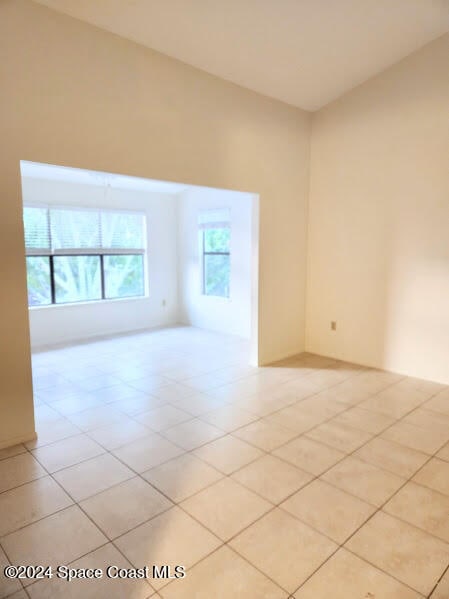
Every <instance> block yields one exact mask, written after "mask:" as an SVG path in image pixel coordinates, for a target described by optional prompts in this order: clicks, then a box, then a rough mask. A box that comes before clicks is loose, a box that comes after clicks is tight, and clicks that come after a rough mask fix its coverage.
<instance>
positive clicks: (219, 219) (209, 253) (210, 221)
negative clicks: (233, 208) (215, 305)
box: [199, 210, 231, 297]
mask: <svg viewBox="0 0 449 599" xmlns="http://www.w3.org/2000/svg"><path fill="white" fill-rule="evenodd" d="M229 221H230V219H229V210H208V211H205V212H202V213H201V214H200V216H199V229H200V236H201V239H200V242H201V247H202V288H203V294H204V295H212V296H217V297H229V292H230V278H231V254H230V243H231V228H230V222H229Z"/></svg>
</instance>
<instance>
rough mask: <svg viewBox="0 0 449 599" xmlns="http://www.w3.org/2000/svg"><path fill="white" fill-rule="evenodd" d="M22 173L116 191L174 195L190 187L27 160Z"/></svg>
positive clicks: (28, 175)
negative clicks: (109, 188)
mask: <svg viewBox="0 0 449 599" xmlns="http://www.w3.org/2000/svg"><path fill="white" fill-rule="evenodd" d="M20 172H21V175H22V177H30V178H32V179H48V180H50V181H65V182H67V183H79V184H81V185H98V186H99V187H105V186H106V185H108V186H110V187H113V188H115V189H134V190H138V191H147V192H153V193H167V194H174V193H181V192H182V191H185V190H187V189H189V186H188V185H182V184H180V183H170V182H167V181H156V180H153V179H143V178H141V177H128V176H127V175H117V174H113V173H103V172H101V171H89V170H85V169H81V168H71V167H68V166H56V165H53V164H43V163H41V162H29V161H27V160H21V161H20Z"/></svg>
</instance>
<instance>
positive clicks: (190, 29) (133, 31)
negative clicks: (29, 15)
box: [38, 0, 449, 110]
mask: <svg viewBox="0 0 449 599" xmlns="http://www.w3.org/2000/svg"><path fill="white" fill-rule="evenodd" d="M38 1H39V2H40V4H45V5H46V6H48V7H51V8H53V9H55V10H57V11H59V12H63V13H66V14H68V15H71V16H73V17H76V18H78V19H80V20H83V21H86V22H88V23H91V24H93V25H96V26H98V27H100V28H102V29H105V30H107V31H110V32H113V33H116V34H118V35H120V36H122V37H125V38H128V39H130V40H133V41H135V42H138V43H139V44H143V45H145V46H148V47H149V48H153V49H155V50H157V51H159V52H162V53H164V54H167V55H168V56H171V57H173V58H176V59H178V60H181V61H183V62H185V63H187V64H190V65H193V66H195V67H197V68H199V69H202V70H204V71H207V72H208V73H212V74H213V75H216V76H218V77H221V78H223V79H226V80H228V81H232V82H233V83H237V84H239V85H242V86H244V87H247V88H249V89H252V90H254V91H257V92H259V93H261V94H264V95H267V96H270V97H273V98H277V99H279V100H282V101H284V102H287V103H289V104H292V105H294V106H298V107H300V108H304V109H306V110H317V109H318V108H320V107H322V106H323V105H325V104H327V103H328V102H330V101H332V100H334V99H335V98H337V97H339V96H340V95H342V94H343V93H345V92H346V91H348V90H349V89H351V88H353V87H355V86H356V85H358V84H360V83H362V82H363V81H365V80H366V79H369V78H370V77H372V76H373V75H375V74H377V73H379V72H380V71H382V70H384V69H385V68H387V67H389V66H390V65H392V64H394V63H395V62H397V61H398V60H400V59H402V58H404V57H405V56H407V55H408V54H410V53H411V52H413V51H415V50H417V49H418V48H420V47H421V46H423V45H425V44H426V43H428V42H430V41H431V40H433V39H435V38H436V37H439V36H440V35H442V34H443V33H445V32H446V31H448V30H449V0H38Z"/></svg>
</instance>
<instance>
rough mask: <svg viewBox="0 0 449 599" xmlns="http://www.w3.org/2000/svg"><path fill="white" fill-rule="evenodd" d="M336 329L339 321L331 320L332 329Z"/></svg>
mask: <svg viewBox="0 0 449 599" xmlns="http://www.w3.org/2000/svg"><path fill="white" fill-rule="evenodd" d="M336 330H337V321H336V320H331V331H336Z"/></svg>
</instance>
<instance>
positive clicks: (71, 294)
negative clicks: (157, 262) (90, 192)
mask: <svg viewBox="0 0 449 599" xmlns="http://www.w3.org/2000/svg"><path fill="white" fill-rule="evenodd" d="M23 220H24V227H25V246H26V254H27V282H28V304H29V306H43V305H49V304H65V303H73V302H85V301H93V300H101V299H113V298H124V297H138V296H143V295H144V293H145V276H144V256H145V216H144V214H142V213H140V212H119V211H113V210H96V209H95V210H93V209H88V208H78V207H70V208H69V207H58V208H50V207H48V206H25V207H24V211H23Z"/></svg>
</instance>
